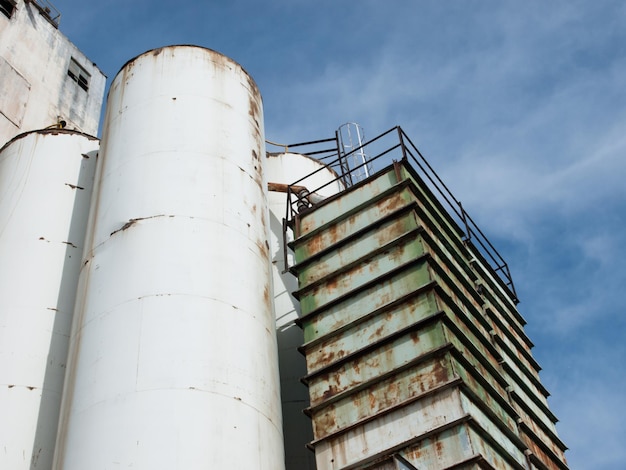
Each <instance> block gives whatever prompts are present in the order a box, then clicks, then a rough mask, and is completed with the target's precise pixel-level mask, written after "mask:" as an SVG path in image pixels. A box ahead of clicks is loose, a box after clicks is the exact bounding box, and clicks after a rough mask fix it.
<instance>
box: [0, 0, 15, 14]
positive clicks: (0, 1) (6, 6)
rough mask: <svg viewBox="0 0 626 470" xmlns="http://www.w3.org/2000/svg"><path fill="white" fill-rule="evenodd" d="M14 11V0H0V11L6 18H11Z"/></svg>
mask: <svg viewBox="0 0 626 470" xmlns="http://www.w3.org/2000/svg"><path fill="white" fill-rule="evenodd" d="M14 11H15V1H14V0H0V12H1V13H2V14H3V15H4V16H6V17H7V18H11V17H12V16H13V12H14Z"/></svg>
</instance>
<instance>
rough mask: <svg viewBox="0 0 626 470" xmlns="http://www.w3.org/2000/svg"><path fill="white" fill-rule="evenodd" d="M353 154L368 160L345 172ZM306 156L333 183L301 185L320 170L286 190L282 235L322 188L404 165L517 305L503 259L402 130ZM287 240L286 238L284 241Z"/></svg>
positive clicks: (327, 141) (325, 142)
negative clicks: (345, 149)
mask: <svg viewBox="0 0 626 470" xmlns="http://www.w3.org/2000/svg"><path fill="white" fill-rule="evenodd" d="M337 141H338V139H337V136H336V135H335V138H331V139H324V140H317V141H311V142H304V143H301V144H292V145H290V146H289V148H290V149H294V148H308V149H310V148H311V146H317V145H320V144H322V145H332V144H330V143H332V142H334V143H337ZM352 152H361V153H365V154H367V155H368V156H369V158H368V160H367V161H366V162H364V163H363V164H362V165H358V166H355V167H353V168H350V169H349V170H346V165H345V164H344V162H343V161H342V158H349V157H350V154H351V153H352ZM306 155H309V156H313V157H315V156H316V155H319V156H321V157H322V158H319V160H320V161H322V162H323V163H325V164H326V165H327V167H330V168H331V169H333V170H335V172H336V173H337V178H336V179H335V180H331V181H328V182H327V183H326V184H324V185H322V186H320V187H317V188H309V187H307V186H306V185H305V184H304V182H305V181H306V180H307V179H309V178H310V177H311V176H312V175H314V174H316V173H318V172H321V171H325V170H326V168H324V167H321V168H319V169H318V170H316V171H315V172H313V173H311V174H309V175H306V176H304V177H303V178H300V179H299V180H297V181H294V182H293V183H291V184H290V185H289V186H288V188H287V210H286V214H285V219H284V224H283V225H284V232H285V236H286V230H287V227H291V228H293V219H294V218H295V216H296V215H297V214H302V213H304V212H306V211H307V210H310V209H311V208H312V207H313V206H314V205H315V204H316V203H317V201H318V200H319V198H316V197H315V196H316V194H317V193H319V192H320V191H322V190H323V189H324V188H326V187H329V186H331V185H336V184H337V181H338V180H340V181H342V182H343V186H344V187H345V188H348V187H349V186H351V184H352V178H351V175H350V173H351V172H358V171H362V169H361V167H362V166H364V165H369V167H370V168H373V169H374V174H373V175H372V177H375V176H376V170H379V171H380V170H381V169H383V168H385V167H386V166H388V165H390V164H391V163H393V162H394V161H406V162H408V163H409V164H410V166H411V168H413V169H414V170H415V172H416V173H417V174H418V175H419V176H420V177H421V178H422V179H423V180H424V182H425V183H426V185H427V186H428V187H429V189H430V190H431V192H433V194H434V195H435V197H437V199H438V200H439V202H440V203H441V204H442V205H443V206H444V208H447V209H449V210H448V213H449V215H450V216H451V218H452V219H453V220H454V222H455V223H456V225H458V227H459V228H460V229H461V232H462V233H463V237H462V238H463V241H464V242H465V244H466V245H468V246H469V247H471V248H473V249H474V252H477V253H478V254H480V256H481V257H482V258H483V259H484V260H485V261H486V262H487V264H488V265H489V266H490V267H491V268H492V269H493V270H494V271H495V273H496V274H497V275H498V276H499V278H500V280H501V281H502V282H503V283H504V285H505V286H506V287H507V288H508V290H509V292H510V293H511V297H512V299H513V301H514V302H515V303H517V302H518V298H517V293H516V291H515V285H514V283H513V278H512V277H511V272H510V270H509V266H508V264H507V263H506V261H505V260H504V258H503V257H502V255H501V254H500V253H499V252H498V250H496V248H495V247H494V245H493V244H492V243H491V242H490V241H489V239H488V238H487V236H486V235H485V234H484V233H483V231H482V230H481V229H480V228H479V227H478V225H477V224H476V222H475V221H474V220H473V219H472V218H471V217H470V215H469V214H468V213H467V211H466V210H465V209H464V207H463V205H462V203H461V201H459V200H458V199H456V197H455V196H454V195H453V194H452V191H450V189H449V188H448V187H447V186H446V184H445V183H444V182H443V180H442V179H441V178H440V177H439V175H438V174H437V172H436V171H435V170H434V169H433V167H432V166H431V165H430V163H429V162H428V161H427V160H426V158H425V157H424V156H423V155H422V153H421V152H420V151H419V149H418V148H417V146H416V145H415V144H414V143H413V142H412V141H411V139H410V138H409V137H408V136H407V135H406V133H405V132H404V131H403V130H402V128H401V127H399V126H396V127H393V128H391V129H389V130H388V131H386V132H383V133H382V134H380V135H378V136H377V137H374V138H373V139H371V140H369V141H367V142H365V143H363V145H362V146H360V147H357V148H354V149H352V151H351V152H348V153H345V154H343V155H342V153H341V152H339V151H337V150H336V149H332V148H325V149H316V150H311V151H309V153H306ZM285 240H286V238H285ZM284 249H285V252H284V256H285V266H286V267H287V247H286V244H285V248H284Z"/></svg>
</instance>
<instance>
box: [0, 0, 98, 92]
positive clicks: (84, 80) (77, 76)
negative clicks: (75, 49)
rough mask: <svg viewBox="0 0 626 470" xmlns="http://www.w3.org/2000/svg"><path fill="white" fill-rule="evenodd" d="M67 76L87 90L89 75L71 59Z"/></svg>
mask: <svg viewBox="0 0 626 470" xmlns="http://www.w3.org/2000/svg"><path fill="white" fill-rule="evenodd" d="M0 1H1V0H0ZM67 74H68V75H69V76H70V77H71V78H72V80H74V81H75V82H76V83H78V86H79V87H81V88H82V89H83V90H85V91H87V90H89V80H90V79H91V75H89V74H88V73H87V71H86V70H85V69H84V68H82V67H81V66H80V65H78V62H76V60H75V59H74V58H73V57H72V58H71V60H70V68H69V69H67Z"/></svg>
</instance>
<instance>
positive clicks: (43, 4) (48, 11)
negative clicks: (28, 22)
mask: <svg viewBox="0 0 626 470" xmlns="http://www.w3.org/2000/svg"><path fill="white" fill-rule="evenodd" d="M26 1H27V3H32V4H33V5H35V7H37V9H38V10H39V12H40V13H41V14H42V16H43V17H44V18H45V19H46V20H48V21H49V22H50V23H51V24H52V25H53V26H54V27H55V28H58V27H59V22H60V21H61V12H60V11H59V10H57V7H55V6H54V5H53V4H52V2H50V1H49V0H26Z"/></svg>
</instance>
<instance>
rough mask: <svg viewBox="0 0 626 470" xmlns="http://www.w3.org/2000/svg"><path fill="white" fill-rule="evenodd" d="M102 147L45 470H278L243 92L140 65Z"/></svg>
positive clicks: (153, 59)
mask: <svg viewBox="0 0 626 470" xmlns="http://www.w3.org/2000/svg"><path fill="white" fill-rule="evenodd" d="M102 140H103V148H102V151H101V162H100V163H101V164H100V166H99V170H98V175H97V176H96V180H97V183H96V184H97V186H96V189H95V193H94V194H95V196H94V203H93V204H92V208H91V215H90V223H89V229H88V243H87V249H86V251H85V253H84V258H83V261H82V263H83V267H82V271H81V275H80V283H79V293H78V299H77V302H76V313H75V322H74V324H73V327H72V337H71V347H70V355H69V367H70V373H69V374H68V380H67V382H66V389H67V393H66V394H65V395H64V403H63V407H62V411H61V424H60V433H59V440H58V443H57V451H56V454H55V465H56V466H55V468H56V469H64V470H84V469H85V468H112V466H114V465H117V466H119V467H120V468H129V467H134V468H168V469H177V468H180V469H183V468H184V469H189V468H206V469H209V468H211V469H212V468H242V469H243V468H255V469H267V470H275V469H280V468H284V463H283V444H282V431H281V414H280V396H279V381H278V360H277V348H276V337H275V331H274V318H273V312H272V298H271V274H270V259H269V244H268V238H269V226H268V214H267V189H266V186H267V182H266V178H265V176H264V172H263V165H264V159H263V158H262V156H263V155H264V153H265V147H264V131H263V114H262V102H261V96H260V94H259V91H258V89H257V87H256V85H255V83H254V81H253V80H252V79H251V77H250V76H249V75H248V74H247V73H246V72H245V71H244V70H243V69H242V68H241V66H239V65H238V64H237V63H235V62H234V61H232V60H231V59H229V58H227V57H225V56H223V55H221V54H219V53H217V52H214V51H212V50H208V49H204V48H200V47H192V46H172V47H165V48H161V49H156V50H152V51H149V52H146V53H144V54H142V55H140V56H138V57H136V58H135V59H133V60H131V61H130V62H128V63H127V64H126V65H125V66H124V67H123V68H122V70H121V71H120V72H119V73H118V75H117V76H116V77H115V79H114V80H113V82H112V85H111V89H110V92H109V97H108V108H107V114H106V118H105V128H104V132H103V138H102Z"/></svg>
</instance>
